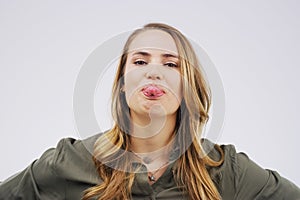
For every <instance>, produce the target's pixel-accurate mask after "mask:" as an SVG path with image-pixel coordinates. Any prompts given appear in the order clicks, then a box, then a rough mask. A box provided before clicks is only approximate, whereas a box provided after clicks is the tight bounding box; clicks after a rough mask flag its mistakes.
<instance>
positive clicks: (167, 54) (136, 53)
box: [132, 51, 178, 58]
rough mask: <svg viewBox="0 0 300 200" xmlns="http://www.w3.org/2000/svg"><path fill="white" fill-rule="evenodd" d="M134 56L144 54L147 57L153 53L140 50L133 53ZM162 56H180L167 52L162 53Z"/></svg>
mask: <svg viewBox="0 0 300 200" xmlns="http://www.w3.org/2000/svg"><path fill="white" fill-rule="evenodd" d="M132 55H133V56H135V55H142V56H146V57H150V56H151V54H150V53H148V52H145V51H138V52H135V53H134V54H132ZM161 56H162V57H164V58H170V57H171V58H178V56H177V55H174V54H170V53H165V54H162V55H161Z"/></svg>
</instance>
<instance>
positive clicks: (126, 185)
mask: <svg viewBox="0 0 300 200" xmlns="http://www.w3.org/2000/svg"><path fill="white" fill-rule="evenodd" d="M149 29H157V30H162V31H165V32H167V33H168V34H170V35H171V37H172V38H173V39H174V41H175V43H176V46H177V50H178V53H179V56H180V73H181V79H182V92H183V100H182V102H181V105H180V107H179V109H178V111H177V119H176V125H175V126H176V127H175V137H174V140H175V142H176V144H177V145H178V146H179V150H180V155H181V156H180V157H179V158H178V160H177V161H176V163H175V166H174V180H175V182H176V184H177V185H178V186H180V187H181V188H184V190H185V191H186V192H187V194H188V196H189V198H190V199H192V200H199V199H209V200H217V199H221V197H220V195H219V192H218V190H217V188H216V186H215V185H214V183H213V181H212V179H211V177H210V175H209V173H208V171H207V167H216V166H219V165H221V164H222V163H223V160H224V155H223V151H222V149H221V148H220V147H219V146H218V145H215V148H216V149H217V150H218V151H219V152H220V155H221V159H220V160H219V161H214V160H212V159H211V158H210V157H209V156H208V155H207V153H206V152H205V151H204V149H203V147H202V145H201V142H200V138H201V134H202V131H203V126H204V125H205V124H206V123H207V120H208V118H209V116H208V112H209V108H210V105H211V94H210V89H209V87H208V84H207V83H206V81H205V78H204V75H203V73H202V72H201V66H200V63H199V62H198V59H197V56H196V54H195V52H194V50H193V48H192V46H191V44H190V42H189V41H188V40H187V39H186V38H185V36H184V35H182V34H181V33H180V32H179V31H178V30H177V29H175V28H173V27H171V26H168V25H166V24H161V23H151V24H147V25H145V26H144V27H143V28H141V29H138V30H136V31H135V32H133V33H132V34H131V35H130V36H129V38H128V40H127V42H126V44H125V46H124V49H123V54H122V56H121V59H120V62H119V66H118V70H117V74H116V77H115V80H114V85H113V89H112V107H111V109H112V115H113V118H114V120H115V125H114V127H113V128H112V129H111V130H110V131H108V132H107V133H105V134H103V135H101V136H100V137H99V138H98V139H97V141H96V143H95V146H94V155H93V159H94V162H95V165H96V167H97V170H98V173H99V176H100V178H101V179H102V180H103V182H102V183H100V184H99V185H96V186H94V187H91V188H89V189H87V190H86V191H85V193H84V196H83V199H84V200H87V199H90V198H92V197H96V198H98V200H107V199H120V200H121V199H130V198H131V188H132V185H133V182H134V178H135V176H134V172H133V171H134V170H133V169H131V165H130V163H131V162H130V156H129V155H128V154H126V153H125V152H127V151H129V150H130V149H129V140H130V138H129V137H130V136H129V134H128V133H129V128H130V127H129V125H130V109H129V107H128V105H127V103H126V100H125V95H124V93H122V92H120V90H121V88H122V85H123V84H124V81H123V78H122V77H123V75H124V66H125V64H126V61H127V54H128V50H129V45H130V44H131V42H132V40H134V38H135V37H136V36H137V35H138V34H139V33H141V32H142V31H145V30H149ZM112 165H115V166H116V165H118V166H122V169H120V168H118V169H116V168H113V167H111V166H112ZM128 172H130V173H128Z"/></svg>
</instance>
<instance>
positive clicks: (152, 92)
mask: <svg viewBox="0 0 300 200" xmlns="http://www.w3.org/2000/svg"><path fill="white" fill-rule="evenodd" d="M143 93H144V95H145V96H147V97H160V96H162V95H163V94H164V92H163V91H162V90H160V89H159V88H157V87H155V86H149V87H146V88H144V90H143Z"/></svg>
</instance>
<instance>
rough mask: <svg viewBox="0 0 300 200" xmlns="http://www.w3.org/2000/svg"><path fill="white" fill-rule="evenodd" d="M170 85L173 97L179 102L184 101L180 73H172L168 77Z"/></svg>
mask: <svg viewBox="0 0 300 200" xmlns="http://www.w3.org/2000/svg"><path fill="white" fill-rule="evenodd" d="M168 85H169V86H170V88H171V90H172V93H173V95H174V96H175V97H176V99H177V101H178V102H181V100H182V81H181V75H180V73H178V72H173V73H170V74H169V76H168Z"/></svg>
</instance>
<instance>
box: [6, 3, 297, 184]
mask: <svg viewBox="0 0 300 200" xmlns="http://www.w3.org/2000/svg"><path fill="white" fill-rule="evenodd" d="M299 18H300V13H299V2H298V1H296V0H295V1H292V0H286V1H276V0H269V1H258V0H256V1H253V0H246V1H210V2H208V1H174V0H173V1H168V2H167V1H159V0H154V1H153V0H152V1H119V2H118V1H109V2H108V1H105V2H104V1H103V3H101V2H100V1H64V3H62V2H59V1H43V2H39V1H4V0H2V1H0V44H1V45H0V92H1V96H0V97H1V98H0V133H1V140H0V156H1V165H0V180H3V179H5V178H7V177H8V176H10V175H12V174H14V173H16V172H17V171H19V170H21V169H23V168H25V167H26V166H28V165H29V164H30V163H31V162H32V161H33V160H34V159H36V158H38V157H39V156H40V155H41V154H42V153H43V152H44V151H45V150H46V149H48V148H50V147H54V146H55V145H56V144H57V142H58V141H59V140H60V139H61V138H63V137H75V138H78V137H79V136H78V134H77V132H76V128H75V123H74V120H73V110H72V95H73V89H74V85H75V81H76V77H77V75H78V73H79V70H80V68H81V65H82V63H83V62H84V61H85V59H86V58H87V57H88V55H89V54H90V53H91V52H92V51H93V50H94V49H95V48H96V47H97V46H99V45H100V44H101V43H102V42H104V41H106V40H108V39H110V38H111V37H112V36H114V35H117V34H119V33H121V32H124V31H131V30H132V29H135V28H138V27H140V26H142V25H144V24H145V23H148V22H165V23H168V24H170V25H173V26H175V27H177V28H178V29H179V30H181V31H182V32H183V33H184V34H186V35H187V36H188V37H189V38H191V39H193V40H194V41H196V42H197V43H198V44H200V45H202V47H203V48H204V49H205V50H206V51H207V53H208V55H209V56H210V58H211V60H212V61H213V62H214V63H215V65H216V68H217V69H218V71H219V73H220V75H221V77H222V80H223V85H224V88H225V93H226V119H225V123H224V126H223V131H222V135H221V136H220V139H219V141H218V142H219V143H232V144H234V145H235V146H236V148H237V149H238V150H239V151H244V152H246V153H247V154H248V155H249V157H250V158H251V159H253V160H254V161H256V162H257V163H259V165H261V166H263V167H264V168H270V169H274V170H277V171H279V172H280V173H281V174H282V175H283V176H285V177H287V178H289V179H290V180H292V181H294V182H295V183H296V184H297V185H298V186H299V185H300V174H299V172H298V167H297V163H298V162H297V158H298V157H299V155H298V152H299V150H298V148H297V144H298V143H299V141H298V139H299V136H298V135H299V127H298V125H299V117H298V116H297V115H298V112H299V111H300V105H299V102H300V91H299V88H298V87H299V83H300V81H299V79H298V76H299V71H300V70H299V69H298V67H299V64H300V60H299V52H300V45H299V44H300V39H299V35H300V27H299ZM103 95H106V94H103ZM99 104H100V105H105V103H102V102H99ZM96 107H97V106H96ZM98 117H99V115H98ZM107 117H108V116H107V114H100V118H107Z"/></svg>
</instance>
